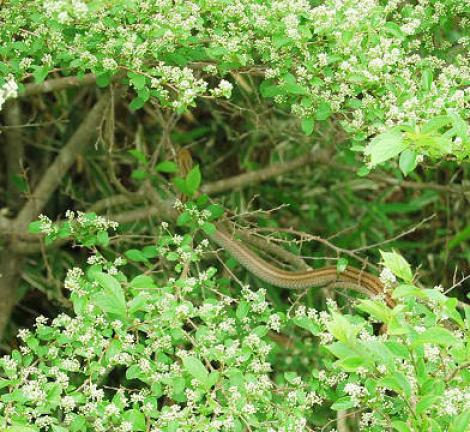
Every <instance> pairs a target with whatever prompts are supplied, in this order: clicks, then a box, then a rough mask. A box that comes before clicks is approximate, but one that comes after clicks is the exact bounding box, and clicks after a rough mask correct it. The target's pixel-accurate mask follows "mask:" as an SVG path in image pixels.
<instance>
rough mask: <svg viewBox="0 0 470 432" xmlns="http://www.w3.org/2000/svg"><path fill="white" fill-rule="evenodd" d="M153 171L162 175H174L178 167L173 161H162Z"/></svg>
mask: <svg viewBox="0 0 470 432" xmlns="http://www.w3.org/2000/svg"><path fill="white" fill-rule="evenodd" d="M155 171H158V172H162V173H175V172H178V165H177V164H176V163H175V162H173V161H163V162H160V163H159V164H157V166H156V167H155Z"/></svg>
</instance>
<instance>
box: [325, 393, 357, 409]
mask: <svg viewBox="0 0 470 432" xmlns="http://www.w3.org/2000/svg"><path fill="white" fill-rule="evenodd" d="M349 408H354V401H353V400H352V399H351V397H350V396H346V397H342V398H339V399H338V400H337V401H336V402H335V403H334V404H333V405H331V409H332V410H335V411H345V410H347V409H349Z"/></svg>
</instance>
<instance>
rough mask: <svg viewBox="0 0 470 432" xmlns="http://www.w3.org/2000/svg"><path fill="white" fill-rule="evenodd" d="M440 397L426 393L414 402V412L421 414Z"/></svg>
mask: <svg viewBox="0 0 470 432" xmlns="http://www.w3.org/2000/svg"><path fill="white" fill-rule="evenodd" d="M440 398H441V397H440V396H439V395H427V396H424V397H423V398H421V399H420V400H419V401H418V403H417V404H416V414H418V415H421V414H423V413H424V412H426V410H428V409H429V408H431V407H432V406H433V405H434V404H435V403H436V402H438V401H439V399H440Z"/></svg>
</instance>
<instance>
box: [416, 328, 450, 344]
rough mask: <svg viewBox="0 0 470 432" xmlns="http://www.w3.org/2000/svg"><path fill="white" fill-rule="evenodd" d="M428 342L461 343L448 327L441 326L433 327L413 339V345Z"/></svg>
mask: <svg viewBox="0 0 470 432" xmlns="http://www.w3.org/2000/svg"><path fill="white" fill-rule="evenodd" d="M426 343H432V344H435V345H442V346H451V345H455V344H458V343H459V340H458V339H457V338H456V337H455V336H454V335H453V334H452V332H450V331H449V330H447V329H444V328H441V327H431V328H428V329H426V330H425V331H424V332H423V333H420V334H419V335H418V336H416V338H415V339H414V340H413V346H415V347H416V346H419V345H423V344H426Z"/></svg>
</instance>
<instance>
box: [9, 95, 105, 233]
mask: <svg viewBox="0 0 470 432" xmlns="http://www.w3.org/2000/svg"><path fill="white" fill-rule="evenodd" d="M109 98H110V96H109V93H106V94H105V95H103V96H102V97H101V98H100V100H99V101H98V102H96V104H95V106H94V107H93V108H92V109H91V110H90V111H89V113H88V114H87V116H86V117H85V119H84V120H83V122H82V123H81V125H80V126H79V127H78V129H77V130H76V131H75V133H74V134H73V135H72V136H71V138H70V139H69V141H68V142H67V144H66V145H65V146H64V147H63V148H62V150H61V151H60V153H59V154H58V156H57V157H56V158H55V160H54V162H52V164H51V165H50V166H49V167H48V169H47V170H46V172H45V174H44V175H43V176H42V178H41V180H40V182H39V184H38V185H37V187H36V189H35V190H34V191H33V193H32V196H31V197H30V198H29V200H28V201H27V202H26V204H25V205H24V206H23V208H22V209H21V211H20V213H19V214H18V216H17V218H16V220H15V221H14V229H13V230H14V231H15V230H16V231H20V232H21V231H25V230H26V227H27V226H28V224H29V223H30V222H31V221H32V220H33V219H34V218H35V217H36V216H38V214H39V213H40V212H41V210H42V209H43V208H44V206H45V205H46V203H47V201H48V200H49V198H50V197H51V195H52V194H53V192H54V191H55V190H56V189H57V187H58V186H59V185H60V183H61V181H62V177H63V176H64V175H65V173H66V172H67V171H68V170H69V168H70V167H71V166H72V164H73V163H74V161H75V159H76V157H77V155H79V154H80V153H81V152H82V151H83V149H84V148H85V147H86V146H87V145H88V143H89V142H90V141H91V140H92V139H93V137H94V136H96V135H97V129H98V127H99V125H100V123H101V116H102V113H103V111H104V109H105V107H106V105H107V104H108V102H109Z"/></svg>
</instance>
